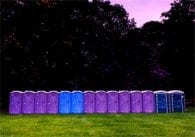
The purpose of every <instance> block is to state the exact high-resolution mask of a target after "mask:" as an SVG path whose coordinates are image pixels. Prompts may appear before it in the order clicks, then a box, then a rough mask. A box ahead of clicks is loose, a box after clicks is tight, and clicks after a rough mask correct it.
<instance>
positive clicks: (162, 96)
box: [154, 90, 169, 113]
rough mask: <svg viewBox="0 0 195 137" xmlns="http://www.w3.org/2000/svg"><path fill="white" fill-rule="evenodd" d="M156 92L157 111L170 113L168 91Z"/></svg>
mask: <svg viewBox="0 0 195 137" xmlns="http://www.w3.org/2000/svg"><path fill="white" fill-rule="evenodd" d="M154 94H155V109H156V113H168V111H169V100H168V95H167V92H166V91H164V90H158V91H155V92H154Z"/></svg>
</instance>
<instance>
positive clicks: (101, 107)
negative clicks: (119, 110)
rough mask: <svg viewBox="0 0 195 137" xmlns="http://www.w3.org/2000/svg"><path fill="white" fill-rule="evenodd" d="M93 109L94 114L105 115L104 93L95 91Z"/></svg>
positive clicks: (105, 97) (105, 101)
mask: <svg viewBox="0 0 195 137" xmlns="http://www.w3.org/2000/svg"><path fill="white" fill-rule="evenodd" d="M95 101H96V104H95V108H96V113H106V112H107V93H106V92H105V91H102V90H99V91H96V95H95Z"/></svg>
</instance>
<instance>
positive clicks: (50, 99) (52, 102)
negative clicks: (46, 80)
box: [46, 91, 58, 114]
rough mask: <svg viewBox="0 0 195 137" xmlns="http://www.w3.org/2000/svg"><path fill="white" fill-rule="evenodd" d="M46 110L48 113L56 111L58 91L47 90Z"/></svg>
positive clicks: (55, 112)
mask: <svg viewBox="0 0 195 137" xmlns="http://www.w3.org/2000/svg"><path fill="white" fill-rule="evenodd" d="M46 108H47V109H46V111H47V113H48V114H57V113H58V91H49V92H47V106H46Z"/></svg>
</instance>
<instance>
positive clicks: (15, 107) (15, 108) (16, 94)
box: [9, 91, 23, 114]
mask: <svg viewBox="0 0 195 137" xmlns="http://www.w3.org/2000/svg"><path fill="white" fill-rule="evenodd" d="M22 94H23V93H22V92H21V91H12V92H10V103H9V113H10V114H21V112H22Z"/></svg>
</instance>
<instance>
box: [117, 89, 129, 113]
mask: <svg viewBox="0 0 195 137" xmlns="http://www.w3.org/2000/svg"><path fill="white" fill-rule="evenodd" d="M119 112H120V113H129V112H130V93H129V91H127V90H121V91H119Z"/></svg>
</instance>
